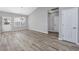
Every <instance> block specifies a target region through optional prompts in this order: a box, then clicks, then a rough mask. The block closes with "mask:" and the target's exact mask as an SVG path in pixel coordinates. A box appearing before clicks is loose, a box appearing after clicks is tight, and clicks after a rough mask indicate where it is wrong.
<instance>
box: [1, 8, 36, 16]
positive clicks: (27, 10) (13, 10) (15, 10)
mask: <svg viewBox="0 0 79 59" xmlns="http://www.w3.org/2000/svg"><path fill="white" fill-rule="evenodd" d="M35 9H37V7H0V11H5V12H11V13H17V14H22V15H29V14H30V13H32V12H33V11H34V10H35Z"/></svg>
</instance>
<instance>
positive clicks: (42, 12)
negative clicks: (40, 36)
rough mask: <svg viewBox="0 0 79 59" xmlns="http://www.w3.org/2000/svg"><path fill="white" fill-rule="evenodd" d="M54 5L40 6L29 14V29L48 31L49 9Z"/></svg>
mask: <svg viewBox="0 0 79 59" xmlns="http://www.w3.org/2000/svg"><path fill="white" fill-rule="evenodd" d="M51 8H52V7H39V8H37V9H36V10H35V11H34V12H33V13H32V14H30V15H29V17H28V18H29V20H28V21H29V29H30V30H35V31H39V32H43V33H48V10H49V9H51Z"/></svg>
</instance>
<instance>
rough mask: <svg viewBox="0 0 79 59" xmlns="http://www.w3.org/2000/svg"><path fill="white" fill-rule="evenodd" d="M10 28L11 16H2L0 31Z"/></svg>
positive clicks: (9, 29)
mask: <svg viewBox="0 0 79 59" xmlns="http://www.w3.org/2000/svg"><path fill="white" fill-rule="evenodd" d="M11 30H12V23H11V17H2V32H7V31H11Z"/></svg>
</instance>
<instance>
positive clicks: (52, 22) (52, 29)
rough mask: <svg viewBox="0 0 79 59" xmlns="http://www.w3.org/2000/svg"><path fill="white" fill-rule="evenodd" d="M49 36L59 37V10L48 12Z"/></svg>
mask: <svg viewBox="0 0 79 59" xmlns="http://www.w3.org/2000/svg"><path fill="white" fill-rule="evenodd" d="M48 34H50V35H51V36H52V35H56V36H57V37H58V36H59V8H54V9H50V10H49V11H48Z"/></svg>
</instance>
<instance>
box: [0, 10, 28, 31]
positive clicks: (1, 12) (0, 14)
mask: <svg viewBox="0 0 79 59" xmlns="http://www.w3.org/2000/svg"><path fill="white" fill-rule="evenodd" d="M2 16H9V17H12V19H13V18H14V17H20V16H23V17H25V18H26V23H25V25H26V26H25V27H26V28H28V16H27V15H20V14H15V13H9V12H3V11H0V32H1V19H2V18H1V17H2Z"/></svg>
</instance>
